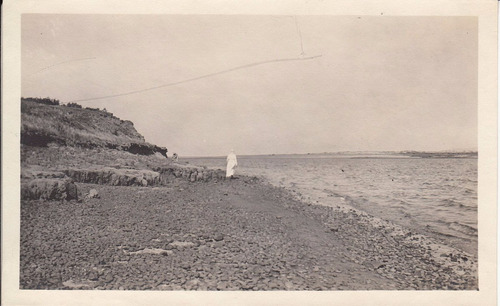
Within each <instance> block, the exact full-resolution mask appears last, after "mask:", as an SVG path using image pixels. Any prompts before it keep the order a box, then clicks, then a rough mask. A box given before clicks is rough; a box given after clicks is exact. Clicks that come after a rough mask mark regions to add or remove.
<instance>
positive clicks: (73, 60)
mask: <svg viewBox="0 0 500 306" xmlns="http://www.w3.org/2000/svg"><path fill="white" fill-rule="evenodd" d="M91 59H96V58H95V57H86V58H77V59H72V60H68V61H64V62H60V63H57V64H54V65H50V66H48V67H45V68H42V69H40V70H38V71H36V72H33V73H32V74H30V76H31V75H34V74H37V73H40V72H42V71H45V70H47V69H50V68H53V67H55V66H59V65H62V64H67V63H71V62H78V61H87V60H91Z"/></svg>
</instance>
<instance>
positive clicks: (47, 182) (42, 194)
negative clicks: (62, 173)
mask: <svg viewBox="0 0 500 306" xmlns="http://www.w3.org/2000/svg"><path fill="white" fill-rule="evenodd" d="M21 198H22V199H24V200H38V199H42V200H77V199H78V190H77V187H76V185H75V183H74V182H73V180H71V179H70V178H37V179H33V180H31V181H29V182H26V183H25V184H21Z"/></svg>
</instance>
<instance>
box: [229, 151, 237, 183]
mask: <svg viewBox="0 0 500 306" xmlns="http://www.w3.org/2000/svg"><path fill="white" fill-rule="evenodd" d="M236 166H238V161H237V160H236V154H234V150H231V153H229V155H228V156H227V167H226V177H230V178H233V176H234V169H235V168H236Z"/></svg>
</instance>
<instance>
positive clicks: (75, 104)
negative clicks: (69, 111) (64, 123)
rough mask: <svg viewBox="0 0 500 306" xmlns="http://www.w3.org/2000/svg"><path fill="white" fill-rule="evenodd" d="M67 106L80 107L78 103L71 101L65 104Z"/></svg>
mask: <svg viewBox="0 0 500 306" xmlns="http://www.w3.org/2000/svg"><path fill="white" fill-rule="evenodd" d="M66 106H67V107H74V108H82V106H81V105H80V104H78V103H73V102H70V103H68V104H66Z"/></svg>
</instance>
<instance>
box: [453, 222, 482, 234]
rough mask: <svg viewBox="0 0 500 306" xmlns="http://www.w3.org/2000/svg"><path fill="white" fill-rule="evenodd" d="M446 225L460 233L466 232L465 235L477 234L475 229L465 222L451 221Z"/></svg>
mask: <svg viewBox="0 0 500 306" xmlns="http://www.w3.org/2000/svg"><path fill="white" fill-rule="evenodd" d="M448 227H449V228H450V229H452V230H455V231H457V232H460V233H462V234H466V235H470V236H476V235H477V229H475V228H473V227H472V226H469V225H466V224H461V223H458V222H452V223H450V224H449V225H448Z"/></svg>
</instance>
